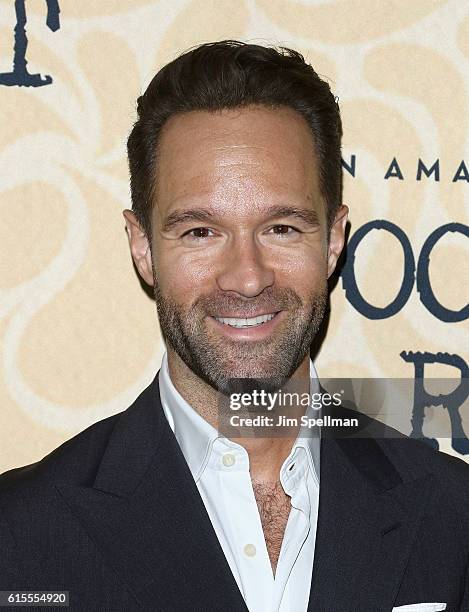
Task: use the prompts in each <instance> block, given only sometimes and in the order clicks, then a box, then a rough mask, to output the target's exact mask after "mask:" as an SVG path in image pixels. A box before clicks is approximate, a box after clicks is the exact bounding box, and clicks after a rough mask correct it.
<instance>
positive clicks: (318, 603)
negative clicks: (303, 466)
mask: <svg viewBox="0 0 469 612" xmlns="http://www.w3.org/2000/svg"><path fill="white" fill-rule="evenodd" d="M349 416H350V415H349ZM432 482H433V476H431V475H426V476H423V477H422V478H418V479H416V480H412V481H409V482H403V480H402V478H401V477H400V475H399V474H398V473H397V472H396V470H395V468H394V466H393V464H392V463H391V462H390V460H389V459H388V458H387V456H386V455H385V454H384V452H383V451H382V450H381V448H380V446H379V445H378V443H377V442H376V441H375V440H374V439H371V438H366V437H362V438H345V439H344V438H342V439H339V438H337V439H334V438H332V437H328V436H326V437H324V438H323V439H322V441H321V486H320V496H319V515H318V525H317V537H316V549H315V557H314V565H313V577H312V584H311V591H310V600H309V606H308V611H309V612H316V611H317V610H330V609H333V610H334V612H350V610H360V611H361V610H366V611H367V612H378V611H379V612H382V611H383V610H391V609H392V607H393V602H394V600H395V598H396V596H397V592H398V589H399V583H400V581H401V578H402V576H403V573H404V571H405V567H406V562H407V559H408V557H409V555H410V552H411V549H412V544H413V541H414V538H415V535H416V532H417V529H418V527H419V525H420V522H421V520H422V515H423V511H424V509H425V506H426V504H427V502H428V500H429V497H430V496H431V492H432Z"/></svg>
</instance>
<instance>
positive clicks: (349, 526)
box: [0, 375, 469, 612]
mask: <svg viewBox="0 0 469 612" xmlns="http://www.w3.org/2000/svg"><path fill="white" fill-rule="evenodd" d="M355 416H356V415H355ZM363 418H364V419H365V421H363V423H364V424H365V426H366V427H369V431H370V432H373V431H374V435H375V436H377V437H376V438H370V437H367V438H349V439H335V438H332V437H331V436H328V435H327V431H325V432H324V433H325V435H324V437H323V438H322V440H321V489H320V502H319V517H318V531H317V539H316V551H315V559H314V567H313V579H312V584H311V594H310V601H309V607H308V611H309V612H390V611H391V609H392V608H393V607H394V606H399V605H404V604H410V603H416V602H447V603H448V607H447V610H448V612H452V611H455V610H458V611H463V610H464V611H468V610H469V580H468V557H469V466H467V465H466V464H465V463H464V462H462V461H460V460H458V459H454V458H450V457H449V456H446V455H443V454H442V453H438V452H435V451H433V450H431V449H430V448H429V447H427V446H425V445H424V444H423V443H421V442H419V441H416V440H410V439H408V438H405V437H400V438H395V437H394V438H383V436H386V435H389V430H388V429H387V428H385V427H381V426H380V425H378V424H377V422H376V421H370V420H369V419H367V418H366V417H363ZM35 589H40V590H67V591H69V592H70V608H71V609H72V610H80V611H81V610H83V611H86V612H90V611H93V610H97V611H116V612H117V611H121V610H122V611H130V610H155V611H164V612H173V611H174V612H179V611H181V612H182V611H184V612H198V611H200V612H212V611H215V612H217V611H220V612H222V611H223V612H241V611H246V610H247V608H246V606H245V604H244V601H243V598H242V596H241V594H240V592H239V590H238V587H237V585H236V582H235V580H234V578H233V576H232V574H231V571H230V569H229V566H228V564H227V561H226V559H225V557H224V554H223V552H222V549H221V547H220V544H219V542H218V540H217V537H216V535H215V532H214V530H213V527H212V525H211V523H210V520H209V518H208V515H207V512H206V510H205V507H204V505H203V502H202V499H201V497H200V495H199V493H198V490H197V487H196V485H195V483H194V480H193V478H192V476H191V473H190V471H189V468H188V466H187V464H186V462H185V459H184V456H183V454H182V452H181V450H180V448H179V445H178V443H177V441H176V438H175V437H174V434H173V432H172V431H171V428H170V427H169V424H168V422H167V420H166V418H165V416H164V413H163V412H162V408H161V403H160V399H159V388H158V375H156V377H155V379H154V381H153V382H152V383H151V385H150V386H149V387H148V388H147V389H145V391H143V393H142V394H141V395H140V396H139V397H138V398H137V400H136V401H135V402H134V404H132V406H130V408H128V409H127V410H125V411H124V412H122V413H120V414H117V415H114V416H112V417H109V418H107V419H104V420H102V421H99V422H98V423H95V424H94V425H92V426H91V427H89V428H87V429H86V430H84V431H83V432H81V433H80V434H78V435H77V436H75V437H74V438H72V439H71V440H68V441H67V442H65V443H64V444H63V445H62V446H60V447H59V448H57V449H56V450H54V451H53V452H52V453H50V454H49V455H47V456H46V457H45V458H44V459H42V460H41V461H39V462H38V463H34V464H32V465H29V466H25V467H22V468H18V469H14V470H10V471H8V472H6V473H4V474H3V475H2V476H0V590H29V591H32V590H35ZM34 609H36V610H37V608H34ZM298 612H301V611H298Z"/></svg>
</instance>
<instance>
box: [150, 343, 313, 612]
mask: <svg viewBox="0 0 469 612" xmlns="http://www.w3.org/2000/svg"><path fill="white" fill-rule="evenodd" d="M310 378H311V387H312V389H313V386H314V388H317V387H316V384H317V375H316V370H315V368H314V365H313V362H312V361H310ZM159 386H160V395H161V402H162V405H163V410H164V413H165V415H166V418H167V419H168V422H169V424H170V426H171V429H172V430H173V432H174V434H175V436H176V439H177V441H178V443H179V445H180V447H181V449H182V452H183V454H184V457H185V459H186V461H187V464H188V466H189V469H190V471H191V473H192V476H193V478H194V481H195V483H196V485H197V487H198V490H199V492H200V495H201V497H202V500H203V502H204V504H205V507H206V509H207V513H208V515H209V517H210V520H211V522H212V525H213V528H214V530H215V533H216V535H217V537H218V540H219V542H220V545H221V547H222V550H223V552H224V554H225V557H226V559H227V561H228V564H229V567H230V569H231V571H232V573H233V576H234V578H235V580H236V582H237V584H238V587H239V590H240V591H241V594H242V595H243V597H244V600H245V602H246V605H247V607H248V609H249V611H250V612H303V611H306V609H307V606H308V600H309V592H310V587H311V576H312V568H313V559H314V545H315V541H316V524H317V514H318V503H319V473H320V472H319V448H320V441H319V437H318V435H314V436H308V437H306V436H305V437H300V436H301V435H302V433H301V431H300V434H299V436H298V438H297V439H296V441H295V443H294V445H293V447H292V450H291V452H290V454H289V456H288V457H287V459H286V460H285V461H284V463H283V465H282V467H281V470H280V482H281V485H282V487H283V490H284V491H285V493H286V494H287V495H288V496H290V498H291V500H290V502H291V509H290V514H289V517H288V522H287V526H286V529H285V534H284V537H283V542H282V547H281V551H280V556H279V559H278V563H277V569H276V573H275V577H274V575H273V571H272V566H271V563H270V559H269V555H268V552H267V546H266V543H265V540H264V533H263V530H262V525H261V519H260V516H259V511H258V508H257V503H256V499H255V496H254V491H253V488H252V483H251V477H250V473H249V456H248V453H247V451H246V450H245V448H244V447H243V446H241V445H240V444H237V443H236V442H234V441H232V440H229V439H228V438H225V437H223V436H221V435H220V434H219V432H218V431H217V430H216V429H215V428H214V427H213V426H212V425H210V424H209V423H208V422H207V421H206V420H205V419H203V418H202V417H201V416H200V415H199V413H198V412H196V411H195V410H194V409H193V408H192V407H191V406H190V405H189V404H188V403H187V402H186V401H185V400H184V399H183V397H182V396H181V395H180V394H179V393H178V391H177V390H176V388H175V387H174V385H173V383H172V381H171V379H170V376H169V370H168V361H167V354H166V352H165V354H164V356H163V360H162V364H161V369H160V374H159ZM312 389H311V392H312Z"/></svg>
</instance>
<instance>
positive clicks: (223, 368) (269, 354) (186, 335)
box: [153, 271, 328, 395]
mask: <svg viewBox="0 0 469 612" xmlns="http://www.w3.org/2000/svg"><path fill="white" fill-rule="evenodd" d="M153 276H154V281H155V282H154V294H155V301H156V307H157V312H158V318H159V322H160V328H161V332H162V334H163V339H164V340H165V342H166V344H167V345H169V346H170V347H171V348H172V349H173V350H174V351H175V352H176V353H177V354H178V355H179V357H180V358H181V359H182V361H183V362H184V363H185V364H186V366H187V367H188V368H189V369H190V370H192V372H194V373H195V374H196V375H197V376H198V377H199V378H201V379H202V380H203V381H205V382H206V383H207V384H208V385H210V386H211V387H212V388H213V389H215V390H216V391H218V392H220V393H222V394H223V395H230V394H231V393H234V392H239V390H240V388H243V389H244V388H246V382H247V381H246V379H251V381H252V382H251V389H252V388H262V389H265V390H267V391H268V390H275V389H279V388H281V387H282V386H283V385H284V384H285V383H286V382H287V381H288V379H289V378H290V377H291V376H292V374H293V373H294V372H295V371H296V370H297V368H298V367H299V365H300V364H301V363H302V361H303V360H304V358H305V356H306V355H307V354H308V352H309V350H310V346H311V343H312V341H313V339H314V337H315V336H316V334H317V332H318V330H319V328H320V326H321V322H322V320H323V318H324V313H325V310H326V305H327V297H328V289H327V281H326V280H325V279H324V282H323V283H322V284H321V286H320V287H318V288H317V289H316V290H315V291H314V292H313V293H312V294H311V296H310V298H309V299H308V301H307V302H306V303H303V302H302V300H301V299H300V297H299V296H298V294H297V293H296V292H295V291H293V290H292V289H289V288H279V289H272V288H271V287H269V288H267V289H266V290H264V291H263V293H262V294H261V295H259V296H257V297H256V298H254V299H250V300H246V299H244V300H242V299H240V298H238V299H237V298H235V297H233V296H232V295H231V294H228V293H222V292H220V293H218V294H216V295H209V296H203V297H201V298H199V299H198V300H197V301H196V302H195V303H194V304H193V305H192V306H190V307H189V308H188V309H186V308H185V307H184V306H183V305H181V304H179V303H177V302H176V301H174V300H173V299H172V298H171V297H169V296H165V295H163V293H162V292H161V289H160V286H159V283H158V282H157V278H156V274H155V271H153ZM259 309H263V310H264V312H274V311H279V310H285V311H287V316H286V317H285V319H284V321H283V322H281V324H280V327H279V328H277V329H275V330H274V332H273V333H272V335H271V336H270V337H269V338H267V339H265V340H260V341H254V342H253V341H240V340H231V339H229V338H226V337H222V336H221V335H218V334H216V333H215V332H214V331H213V330H212V329H210V328H209V326H208V325H207V322H206V317H207V316H209V315H216V314H217V313H220V312H243V313H246V316H249V312H250V311H252V313H254V312H256V311H258V310H259Z"/></svg>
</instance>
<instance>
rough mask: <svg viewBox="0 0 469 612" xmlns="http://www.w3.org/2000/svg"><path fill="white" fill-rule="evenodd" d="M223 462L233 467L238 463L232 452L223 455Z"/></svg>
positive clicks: (226, 465)
mask: <svg viewBox="0 0 469 612" xmlns="http://www.w3.org/2000/svg"><path fill="white" fill-rule="evenodd" d="M222 463H223V465H224V466H225V467H231V466H232V465H234V464H235V463H236V458H235V456H234V455H232V454H231V453H226V455H223V457H222Z"/></svg>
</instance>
